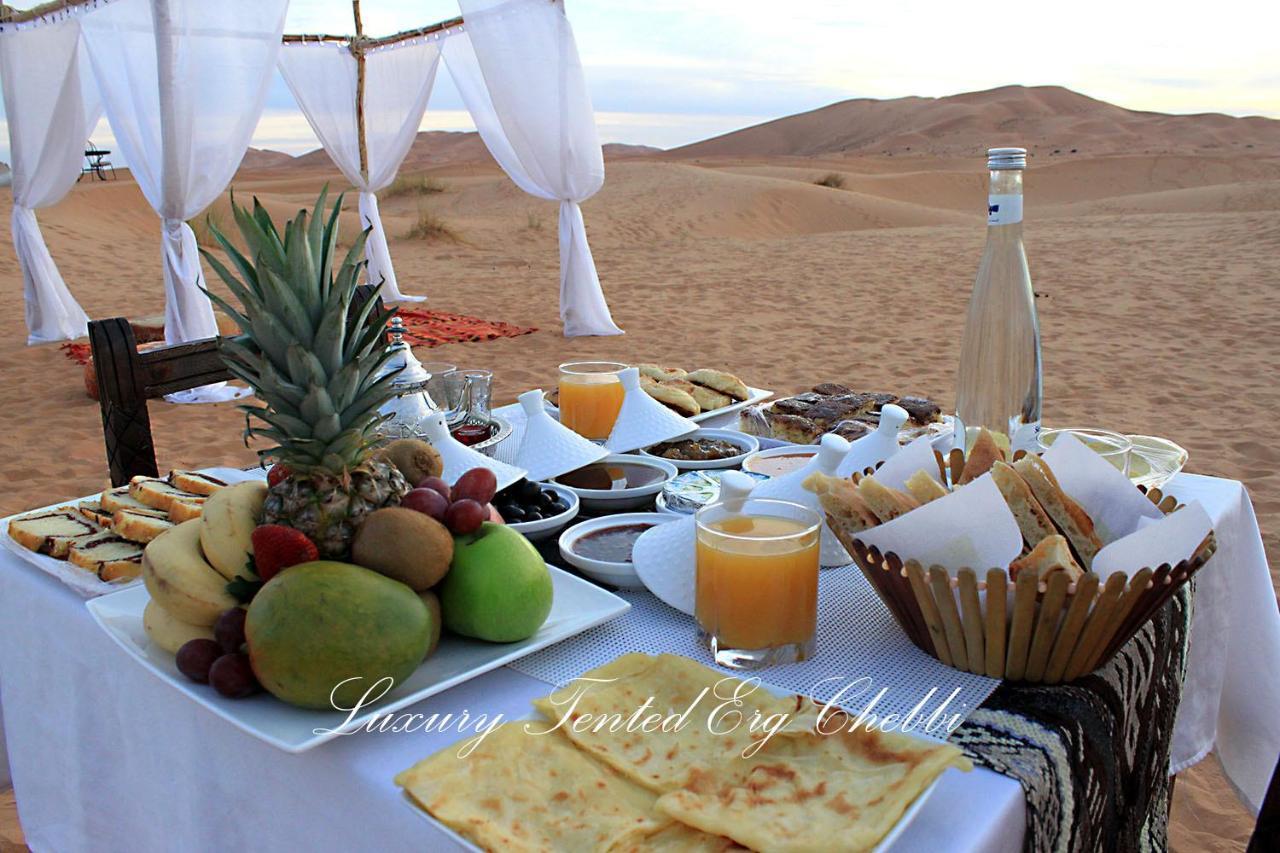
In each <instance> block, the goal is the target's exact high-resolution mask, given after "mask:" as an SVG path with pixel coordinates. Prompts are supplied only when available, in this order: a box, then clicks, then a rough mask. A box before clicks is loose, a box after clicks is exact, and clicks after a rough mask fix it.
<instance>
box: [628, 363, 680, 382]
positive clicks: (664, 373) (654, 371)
mask: <svg viewBox="0 0 1280 853" xmlns="http://www.w3.org/2000/svg"><path fill="white" fill-rule="evenodd" d="M636 369H638V370H639V371H640V375H641V376H648V377H649V378H650V379H653V380H656V381H658V382H662V381H664V380H667V379H684V378H685V377H686V376H688V375H689V373H688V371H685V370H681V369H680V368H679V367H667V366H665V365H661V364H637V365H636Z"/></svg>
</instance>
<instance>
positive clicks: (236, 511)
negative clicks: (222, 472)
mask: <svg viewBox="0 0 1280 853" xmlns="http://www.w3.org/2000/svg"><path fill="white" fill-rule="evenodd" d="M266 499H267V484H266V483H264V482H262V481H261V480H247V481H245V482H243V483H236V484H235V485H234V486H228V487H227V488H225V489H219V490H218V491H216V492H214V493H213V494H212V495H211V496H210V497H209V499H208V500H206V501H205V502H204V511H203V512H202V513H201V515H200V520H201V525H200V549H201V550H202V551H203V552H204V557H205V559H206V560H208V561H209V565H211V566H213V567H214V568H215V569H217V571H218V573H219V574H220V575H222V576H223V577H224V578H226V579H227V580H229V581H230V580H235V579H236V575H242V576H245V577H248V576H250V572H249V569H248V568H247V567H246V564H247V563H248V562H249V555H250V554H252V553H253V540H252V538H251V537H252V536H253V529H254V528H255V527H257V526H258V520H259V519H260V518H261V517H262V504H263V501H265V500H266Z"/></svg>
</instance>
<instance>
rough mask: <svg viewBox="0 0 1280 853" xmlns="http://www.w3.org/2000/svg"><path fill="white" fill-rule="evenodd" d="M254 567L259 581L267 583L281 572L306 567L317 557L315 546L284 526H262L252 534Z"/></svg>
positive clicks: (298, 533)
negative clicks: (300, 565) (302, 565)
mask: <svg viewBox="0 0 1280 853" xmlns="http://www.w3.org/2000/svg"><path fill="white" fill-rule="evenodd" d="M252 540H253V563H254V566H255V568H257V570H258V577H259V578H261V579H262V580H264V581H269V580H271V579H272V578H273V577H275V576H276V575H277V574H279V573H280V570H281V569H287V568H289V567H290V566H296V565H298V564H299V563H309V562H311V561H312V560H315V559H317V558H318V557H319V556H320V551H319V550H318V549H317V548H316V544H315V543H314V542H312V541H311V540H310V539H308V538H307V535H306V534H305V533H303V532H302V531H301V530H294V529H293V528H292V527H285V526H284V525H283V524H263V525H260V526H259V527H257V528H255V529H254V531H253V536H252Z"/></svg>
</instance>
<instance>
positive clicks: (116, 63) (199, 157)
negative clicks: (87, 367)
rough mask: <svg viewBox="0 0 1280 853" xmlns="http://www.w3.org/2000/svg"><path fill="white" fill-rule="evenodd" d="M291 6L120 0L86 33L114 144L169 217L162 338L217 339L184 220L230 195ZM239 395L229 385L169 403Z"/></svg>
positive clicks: (251, 0)
mask: <svg viewBox="0 0 1280 853" xmlns="http://www.w3.org/2000/svg"><path fill="white" fill-rule="evenodd" d="M287 6H288V0H218V2H216V3H204V2H193V0H114V2H112V3H109V4H106V5H103V6H100V7H98V8H97V9H95V10H93V11H91V12H90V13H88V14H86V15H85V16H84V17H83V18H82V19H81V21H82V23H81V26H82V27H83V30H84V42H85V46H86V47H87V49H88V53H89V58H90V60H91V62H92V63H93V71H94V76H95V78H96V80H97V83H98V90H99V92H100V93H101V95H102V102H103V107H104V109H105V111H106V114H107V120H108V121H109V122H110V123H111V130H112V132H113V133H114V134H115V138H116V143H117V144H118V145H119V146H120V150H121V152H122V153H123V154H124V158H125V160H127V161H128V163H129V168H130V170H131V171H132V173H133V177H134V178H135V180H137V182H138V187H139V188H140V189H141V190H142V194H143V195H144V196H145V197H146V199H147V202H148V203H150V205H151V207H152V208H153V209H154V210H155V211H156V213H158V214H159V215H160V218H161V247H162V252H161V254H162V257H163V266H164V287H165V316H164V319H165V324H164V331H165V341H166V342H167V343H169V344H177V343H183V342H186V341H194V340H199V339H201V338H210V337H214V336H216V335H217V334H218V326H217V323H216V321H215V320H214V316H213V306H212V305H211V304H210V302H209V300H208V298H207V297H206V296H205V295H204V293H202V292H201V288H202V287H203V286H204V275H203V272H202V270H201V266H200V254H199V250H198V247H197V246H196V238H195V234H194V233H192V231H191V228H190V227H189V226H188V225H187V224H186V220H188V219H190V218H191V217H193V216H196V215H197V214H199V213H200V212H201V211H202V210H204V209H205V208H206V207H208V206H209V205H210V204H212V203H213V201H214V200H215V199H216V198H217V197H218V195H219V194H220V193H221V192H222V191H223V190H224V189H226V186H227V184H228V183H230V181H231V178H232V176H233V175H234V174H235V171H236V169H237V168H238V167H239V165H240V160H241V159H242V158H243V157H244V152H245V150H246V149H247V148H248V147H249V139H250V137H251V136H252V134H253V129H254V127H255V126H256V125H257V123H258V116H259V115H261V113H262V108H263V105H264V104H265V102H266V97H267V87H268V85H269V84H270V81H271V72H272V69H273V68H274V67H275V63H276V57H277V55H278V54H279V53H280V34H281V32H282V30H283V29H284V14H285V10H286V8H287ZM232 396H235V391H234V389H233V388H231V387H230V386H225V385H222V384H219V385H218V386H206V387H205V388H203V389H197V390H196V391H195V392H184V393H182V394H180V395H170V398H169V399H171V400H176V401H181V402H206V401H212V400H216V399H229V398H231V397H232Z"/></svg>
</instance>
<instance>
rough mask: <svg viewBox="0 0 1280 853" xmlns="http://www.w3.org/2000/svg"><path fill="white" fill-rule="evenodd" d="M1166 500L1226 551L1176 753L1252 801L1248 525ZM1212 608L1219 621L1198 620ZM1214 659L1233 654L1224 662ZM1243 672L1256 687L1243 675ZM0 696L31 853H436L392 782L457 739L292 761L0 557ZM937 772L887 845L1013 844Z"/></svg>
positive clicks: (962, 787) (1271, 649) (1270, 630)
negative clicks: (1195, 517) (1210, 522)
mask: <svg viewBox="0 0 1280 853" xmlns="http://www.w3.org/2000/svg"><path fill="white" fill-rule="evenodd" d="M1172 491H1173V492H1174V493H1175V494H1178V495H1179V496H1180V497H1191V496H1194V497H1196V498H1198V499H1199V500H1201V501H1202V503H1204V505H1205V507H1206V509H1207V510H1208V511H1209V512H1210V514H1211V515H1212V516H1213V518H1214V520H1215V526H1216V529H1217V530H1218V535H1219V538H1220V541H1221V542H1222V543H1223V544H1222V546H1220V550H1219V554H1218V555H1217V556H1216V557H1215V558H1214V560H1213V562H1212V563H1210V564H1209V565H1208V566H1207V567H1206V568H1205V569H1203V570H1202V572H1201V575H1200V577H1201V587H1200V590H1199V594H1198V595H1197V598H1196V612H1195V617H1194V618H1195V622H1194V623H1193V629H1192V647H1193V650H1195V651H1193V659H1192V660H1191V662H1190V663H1189V666H1188V675H1187V691H1186V692H1187V697H1188V699H1187V700H1184V702H1186V701H1189V702H1190V704H1189V705H1187V707H1188V708H1189V709H1196V710H1195V712H1194V713H1192V711H1190V710H1188V712H1187V714H1184V715H1183V717H1180V719H1179V723H1178V731H1177V732H1176V733H1175V741H1176V743H1177V744H1178V745H1179V748H1180V749H1187V750H1191V752H1190V753H1187V756H1189V757H1190V758H1194V757H1195V756H1196V753H1199V752H1201V751H1203V750H1205V749H1207V748H1209V747H1211V746H1212V745H1213V744H1214V743H1215V741H1216V743H1217V744H1218V746H1219V748H1220V750H1221V752H1222V758H1223V761H1224V764H1225V765H1226V769H1227V772H1228V775H1229V776H1230V778H1231V779H1232V780H1233V783H1234V784H1236V785H1237V786H1238V787H1240V788H1241V789H1242V790H1243V792H1244V793H1245V794H1247V795H1249V796H1250V797H1254V796H1256V797H1257V798H1258V799H1259V800H1260V798H1261V788H1259V789H1257V790H1253V789H1252V788H1251V786H1253V785H1254V784H1255V777H1257V776H1258V775H1259V774H1260V773H1261V772H1262V770H1263V768H1265V770H1266V773H1268V774H1269V773H1270V767H1271V766H1273V765H1274V762H1275V759H1276V754H1277V750H1278V749H1280V731H1277V729H1276V727H1275V725H1274V724H1272V723H1271V722H1270V719H1269V717H1268V716H1267V715H1268V712H1269V711H1271V710H1273V709H1274V708H1275V707H1277V705H1276V704H1274V703H1275V702H1277V701H1280V697H1277V696H1276V695H1275V694H1276V693H1277V692H1280V686H1277V685H1276V684H1275V682H1274V679H1271V678H1270V674H1272V673H1274V672H1275V671H1276V668H1277V667H1278V666H1280V638H1277V637H1276V636H1275V635H1277V634H1280V622H1278V620H1277V617H1276V605H1275V596H1274V593H1273V592H1272V590H1271V586H1270V581H1269V574H1268V572H1267V565H1266V560H1265V557H1264V555H1263V554H1262V546H1261V541H1260V538H1259V536H1258V531H1257V525H1256V521H1255V519H1254V517H1253V512H1252V509H1251V507H1250V506H1249V503H1248V498H1247V494H1246V493H1245V491H1244V489H1243V487H1242V486H1241V485H1240V484H1239V483H1236V482H1232V481H1227V480H1215V479H1211V478H1207V477H1195V476H1182V477H1179V478H1178V480H1177V481H1175V484H1174V486H1173V487H1172ZM1255 543H1256V547H1254V546H1255ZM1215 572H1218V573H1220V574H1221V575H1223V577H1222V578H1220V579H1219V578H1214V573H1215ZM1206 580H1208V582H1206ZM1219 581H1220V582H1219ZM1224 590H1225V591H1226V592H1227V593H1228V596H1227V597H1226V598H1223V597H1222V596H1223V595H1224ZM1218 609H1224V610H1225V613H1226V615H1225V617H1224V618H1222V619H1211V618H1210V617H1212V616H1213V614H1214V613H1215V611H1216V610H1218ZM1206 619H1208V620H1209V621H1208V622H1205V621H1204V620H1206ZM1272 640H1275V642H1272ZM1197 646H1199V647H1201V648H1199V649H1197V648H1196V647H1197ZM1224 650H1225V651H1224ZM1226 654H1233V655H1237V654H1238V655H1239V656H1240V657H1241V660H1240V661H1238V662H1227V661H1226V657H1225V655H1226ZM1220 655H1221V656H1220ZM1247 666H1256V667H1261V668H1260V669H1255V670H1253V674H1254V675H1255V676H1256V675H1259V674H1261V675H1263V676H1265V677H1254V678H1249V677H1248V676H1249V671H1248V670H1246V669H1245V667H1247ZM1215 673H1216V674H1217V675H1216V676H1215V675H1214V674H1215ZM547 689H548V685H546V684H545V683H543V682H540V681H537V680H535V679H533V678H530V677H528V676H525V675H522V674H520V673H517V672H514V671H512V670H510V669H501V670H498V671H495V672H493V673H489V674H487V675H485V676H481V677H480V678H477V679H475V680H473V681H471V682H468V683H467V684H465V685H463V686H461V687H458V688H455V689H453V690H450V691H448V692H446V693H444V694H441V695H440V696H437V697H433V698H432V699H428V700H425V701H424V702H422V703H420V704H419V705H418V706H415V707H414V708H413V709H412V710H415V711H419V712H421V713H432V712H447V711H454V712H457V711H460V710H462V709H464V708H465V709H470V710H472V711H473V712H481V711H484V712H489V713H495V712H502V713H504V714H506V715H507V716H508V717H513V716H521V715H523V714H525V713H526V712H527V711H528V708H529V700H530V699H532V698H533V697H535V696H538V695H540V694H542V693H544V692H546V691H547ZM0 695H3V697H4V702H5V706H6V707H5V710H4V726H5V733H6V738H7V741H8V752H9V763H10V767H11V770H12V775H13V783H14V787H15V791H16V794H17V800H18V809H19V817H20V819H21V821H22V825H23V829H24V832H25V833H26V837H27V842H28V844H29V845H30V846H31V847H32V849H33V850H36V851H45V850H49V851H54V850H56V851H76V850H94V851H99V850H129V851H138V850H142V851H148V850H157V851H165V850H177V849H181V850H215V849H216V850H223V849H247V850H277V849H310V850H346V849H379V850H401V849H403V850H411V849H412V850H422V849H429V850H436V849H446V848H447V847H448V845H447V843H446V839H445V838H444V837H443V836H441V835H439V834H438V833H436V832H435V830H434V828H433V827H432V826H431V825H429V824H428V823H427V822H426V821H425V820H424V819H423V818H422V817H421V816H420V815H418V814H417V813H415V812H414V811H413V810H411V809H410V808H409V807H408V806H406V805H405V803H404V802H403V800H402V798H401V796H400V794H399V791H398V789H397V788H396V787H395V785H394V784H393V782H392V777H393V776H394V775H395V774H396V773H397V772H398V771H400V770H402V769H404V768H405V767H408V766H410V765H411V764H413V763H414V762H415V761H417V760H418V759H420V758H422V757H424V756H426V755H428V754H430V753H432V752H434V751H435V750H436V749H438V748H440V747H442V746H444V745H445V744H447V743H449V742H452V741H453V740H456V739H458V735H457V733H456V732H446V733H443V734H430V735H428V734H421V733H417V734H356V735H351V736H348V737H344V738H340V739H339V740H337V741H336V742H332V743H328V744H324V745H322V746H320V747H318V748H316V749H315V750H313V751H311V752H308V753H305V754H302V755H296V756H295V755H288V754H286V753H283V752H280V751H279V750H276V749H274V748H273V747H271V746H268V745H267V744H265V743H262V742H261V741H258V740H257V739H255V738H253V737H251V736H250V735H247V734H244V733H242V732H240V731H239V730H237V729H235V728H233V727H232V726H231V725H230V724H228V723H226V722H224V721H222V720H221V719H219V718H217V717H215V716H214V715H213V714H211V713H208V712H206V711H204V710H202V709H200V708H197V707H194V706H192V705H191V703H190V702H188V701H187V700H186V699H185V698H184V697H183V696H182V694H180V693H179V692H178V691H176V690H174V689H173V688H171V687H169V686H168V685H166V684H164V683H162V682H161V681H160V680H159V679H156V678H155V677H153V676H152V675H150V674H149V673H148V672H146V671H145V670H143V669H142V668H141V667H139V666H137V665H136V664H135V663H134V661H132V660H131V659H130V658H129V657H128V656H127V655H126V654H125V652H123V651H122V650H120V649H119V648H118V647H117V646H116V645H115V644H114V643H113V642H111V641H110V640H109V639H108V638H107V637H106V636H105V635H104V634H103V633H102V632H101V631H100V630H99V629H98V628H97V626H96V625H95V624H94V623H93V621H92V619H91V618H90V617H89V614H88V612H87V611H86V610H85V608H84V603H83V601H82V600H81V599H80V598H79V597H78V596H76V595H74V594H73V593H72V592H71V591H69V590H67V589H66V588H64V587H63V586H62V585H61V584H59V583H58V582H57V581H56V580H54V579H53V578H51V577H48V576H46V575H44V574H42V573H40V572H38V571H36V570H34V568H32V567H31V566H29V565H27V564H26V563H24V562H22V561H21V560H19V559H18V558H16V557H14V556H12V555H10V554H7V553H0ZM1176 757H1177V756H1175V758H1176ZM1184 760H1189V759H1188V758H1187V757H1185V756H1184ZM1175 766H1176V764H1175ZM949 774H950V776H949V778H945V779H944V781H943V783H942V784H941V785H940V786H939V788H938V790H937V792H936V794H935V795H934V796H933V797H932V798H931V799H930V801H929V802H928V803H927V804H926V806H925V808H924V809H922V811H921V814H920V816H919V817H918V819H917V821H916V822H915V823H914V824H913V825H912V827H911V829H910V830H909V831H908V833H907V834H906V835H904V837H903V839H902V841H901V843H900V844H899V845H898V848H897V849H900V850H920V849H947V850H975V851H977V850H984V851H985V850H1017V849H1020V847H1021V843H1022V837H1023V832H1024V822H1025V804H1024V800H1023V796H1022V792H1021V789H1020V788H1019V787H1018V785H1017V784H1016V783H1015V782H1013V781H1012V780H1010V779H1008V778H1005V777H1003V776H1000V775H998V774H995V773H992V772H990V771H986V770H975V771H974V772H973V773H972V774H970V775H968V776H964V775H962V774H958V773H956V772H955V771H949ZM1262 784H1263V785H1264V786H1265V779H1264V780H1263V783H1262Z"/></svg>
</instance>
